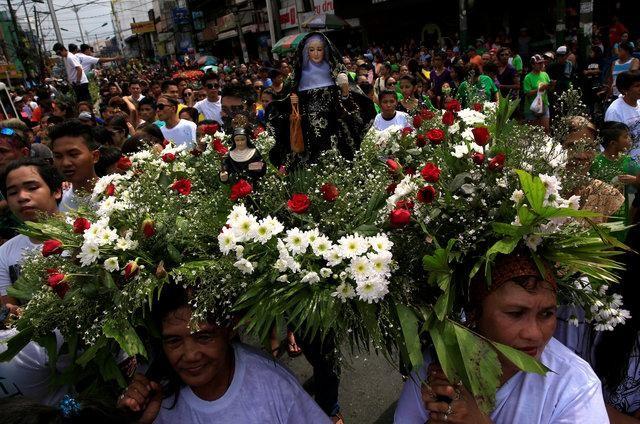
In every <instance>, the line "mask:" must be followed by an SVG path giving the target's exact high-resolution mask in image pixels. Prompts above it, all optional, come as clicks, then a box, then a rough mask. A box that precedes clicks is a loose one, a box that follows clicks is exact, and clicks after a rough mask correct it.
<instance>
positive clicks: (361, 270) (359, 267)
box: [349, 256, 372, 281]
mask: <svg viewBox="0 0 640 424" xmlns="http://www.w3.org/2000/svg"><path fill="white" fill-rule="evenodd" d="M371 271H372V270H371V264H370V263H369V260H368V259H367V258H365V257H363V256H359V257H356V258H353V259H352V260H351V263H350V264H349V273H350V274H351V277H352V278H353V279H354V280H356V281H363V280H366V279H367V278H369V276H370V274H371Z"/></svg>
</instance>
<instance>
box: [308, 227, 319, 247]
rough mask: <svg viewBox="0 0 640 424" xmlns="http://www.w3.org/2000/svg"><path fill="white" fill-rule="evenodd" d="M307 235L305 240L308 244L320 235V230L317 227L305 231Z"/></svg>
mask: <svg viewBox="0 0 640 424" xmlns="http://www.w3.org/2000/svg"><path fill="white" fill-rule="evenodd" d="M305 234H306V235H307V240H309V244H313V242H314V241H316V239H317V238H318V237H319V236H320V232H319V231H318V229H317V228H314V229H313V230H309V231H307V232H306V233H305Z"/></svg>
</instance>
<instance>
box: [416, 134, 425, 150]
mask: <svg viewBox="0 0 640 424" xmlns="http://www.w3.org/2000/svg"><path fill="white" fill-rule="evenodd" d="M426 145H427V136H426V135H424V134H418V135H417V136H416V146H418V147H424V146H426Z"/></svg>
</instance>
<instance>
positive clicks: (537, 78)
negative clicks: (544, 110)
mask: <svg viewBox="0 0 640 424" xmlns="http://www.w3.org/2000/svg"><path fill="white" fill-rule="evenodd" d="M550 82H551V78H549V74H547V73H546V72H544V71H542V72H540V73H539V74H534V73H533V72H529V73H528V74H527V76H526V77H524V83H523V85H522V87H523V89H524V92H525V101H524V108H525V109H524V110H529V108H530V107H531V103H533V99H535V98H536V94H533V95H532V94H526V93H527V92H529V91H531V90H537V89H538V87H539V86H540V84H549V83H550ZM542 102H543V103H544V105H545V106H549V97H547V90H545V91H544V93H542Z"/></svg>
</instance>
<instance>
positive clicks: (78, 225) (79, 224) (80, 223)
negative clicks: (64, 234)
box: [73, 218, 91, 234]
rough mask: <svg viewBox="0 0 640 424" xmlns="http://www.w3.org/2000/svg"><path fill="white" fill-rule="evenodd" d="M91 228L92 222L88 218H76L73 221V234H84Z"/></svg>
mask: <svg viewBox="0 0 640 424" xmlns="http://www.w3.org/2000/svg"><path fill="white" fill-rule="evenodd" d="M89 227H91V222H89V220H88V219H87V218H76V220H75V221H73V232H74V233H76V234H82V233H84V232H85V231H87V230H88V229H89Z"/></svg>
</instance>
